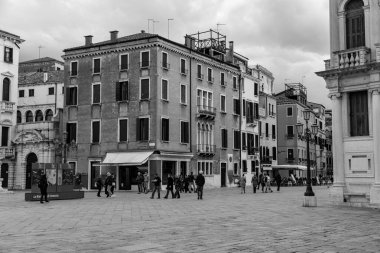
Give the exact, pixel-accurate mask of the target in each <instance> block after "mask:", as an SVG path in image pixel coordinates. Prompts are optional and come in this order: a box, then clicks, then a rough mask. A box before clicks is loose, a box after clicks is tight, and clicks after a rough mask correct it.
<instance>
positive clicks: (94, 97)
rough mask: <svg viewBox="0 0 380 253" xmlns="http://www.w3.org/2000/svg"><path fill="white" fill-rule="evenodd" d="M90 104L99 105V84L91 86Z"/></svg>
mask: <svg viewBox="0 0 380 253" xmlns="http://www.w3.org/2000/svg"><path fill="white" fill-rule="evenodd" d="M92 103H93V104H99V103H100V84H93V85H92Z"/></svg>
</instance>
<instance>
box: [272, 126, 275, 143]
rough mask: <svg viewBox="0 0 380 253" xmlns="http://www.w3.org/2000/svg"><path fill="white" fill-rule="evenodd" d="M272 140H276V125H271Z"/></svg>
mask: <svg viewBox="0 0 380 253" xmlns="http://www.w3.org/2000/svg"><path fill="white" fill-rule="evenodd" d="M272 139H273V140H274V139H276V125H272Z"/></svg>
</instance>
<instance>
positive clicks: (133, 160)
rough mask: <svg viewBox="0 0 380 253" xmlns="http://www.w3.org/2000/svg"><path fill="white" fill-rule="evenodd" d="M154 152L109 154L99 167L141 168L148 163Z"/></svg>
mask: <svg viewBox="0 0 380 253" xmlns="http://www.w3.org/2000/svg"><path fill="white" fill-rule="evenodd" d="M151 154H153V151H149V152H115V153H107V154H106V157H105V158H104V160H103V162H101V163H99V166H139V165H142V164H144V163H146V162H147V161H148V159H149V156H150V155H151Z"/></svg>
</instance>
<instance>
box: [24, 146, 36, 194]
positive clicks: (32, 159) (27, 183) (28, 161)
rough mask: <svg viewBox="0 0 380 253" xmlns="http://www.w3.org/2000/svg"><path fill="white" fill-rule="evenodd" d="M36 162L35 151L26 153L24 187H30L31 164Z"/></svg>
mask: <svg viewBox="0 0 380 253" xmlns="http://www.w3.org/2000/svg"><path fill="white" fill-rule="evenodd" d="M36 162H38V158H37V155H36V154H35V153H30V154H28V156H27V157H26V172H25V173H26V175H25V180H26V181H25V189H30V188H31V187H32V164H33V163H36Z"/></svg>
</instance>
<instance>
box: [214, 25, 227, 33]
mask: <svg viewBox="0 0 380 253" xmlns="http://www.w3.org/2000/svg"><path fill="white" fill-rule="evenodd" d="M221 25H226V24H220V23H217V24H216V31H217V32H219V26H221Z"/></svg>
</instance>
